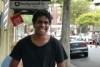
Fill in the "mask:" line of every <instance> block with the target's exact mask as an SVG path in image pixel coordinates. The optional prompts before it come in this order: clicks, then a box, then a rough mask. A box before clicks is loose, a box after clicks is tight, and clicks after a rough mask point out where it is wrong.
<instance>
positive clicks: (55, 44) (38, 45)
mask: <svg viewBox="0 0 100 67" xmlns="http://www.w3.org/2000/svg"><path fill="white" fill-rule="evenodd" d="M51 20H52V16H51V14H50V13H49V12H48V11H47V10H44V9H42V10H37V11H36V12H35V13H34V15H33V19H32V22H33V27H34V29H35V33H34V34H32V35H29V36H27V37H25V38H23V39H21V40H20V41H19V42H18V43H17V44H16V46H15V47H14V49H13V51H12V52H11V54H10V56H11V57H12V58H13V59H12V61H11V63H10V67H17V65H18V64H19V61H20V60H21V59H22V62H23V67H55V62H56V63H57V67H64V60H65V59H67V55H66V53H65V50H64V48H63V46H62V44H61V42H60V41H58V40H57V39H55V38H54V37H52V36H50V35H48V34H47V32H48V29H49V26H50V24H51Z"/></svg>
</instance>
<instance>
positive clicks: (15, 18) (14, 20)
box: [11, 13, 23, 26]
mask: <svg viewBox="0 0 100 67" xmlns="http://www.w3.org/2000/svg"><path fill="white" fill-rule="evenodd" d="M11 21H12V23H13V26H17V25H19V24H21V23H23V19H22V17H21V14H20V13H17V14H15V15H13V16H12V17H11Z"/></svg>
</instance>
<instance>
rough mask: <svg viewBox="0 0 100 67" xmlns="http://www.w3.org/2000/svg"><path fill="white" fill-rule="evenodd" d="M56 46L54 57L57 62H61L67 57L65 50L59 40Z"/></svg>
mask: <svg viewBox="0 0 100 67" xmlns="http://www.w3.org/2000/svg"><path fill="white" fill-rule="evenodd" d="M56 47H57V48H56V55H55V56H56V57H55V59H56V62H57V63H60V62H63V61H64V60H65V59H67V58H68V57H67V54H66V52H65V50H64V47H63V45H62V44H61V43H60V42H58V43H57V45H56Z"/></svg>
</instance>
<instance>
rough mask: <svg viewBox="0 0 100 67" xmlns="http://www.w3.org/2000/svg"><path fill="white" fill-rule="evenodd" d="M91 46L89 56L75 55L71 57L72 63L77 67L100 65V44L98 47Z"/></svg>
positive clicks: (97, 66) (98, 66) (99, 66)
mask: <svg viewBox="0 0 100 67" xmlns="http://www.w3.org/2000/svg"><path fill="white" fill-rule="evenodd" d="M88 47H89V56H88V57H87V58H84V57H82V56H74V57H72V58H71V62H72V64H74V65H75V66H77V67H100V46H98V47H97V48H96V47H95V46H93V47H92V48H91V47H90V45H89V46H88Z"/></svg>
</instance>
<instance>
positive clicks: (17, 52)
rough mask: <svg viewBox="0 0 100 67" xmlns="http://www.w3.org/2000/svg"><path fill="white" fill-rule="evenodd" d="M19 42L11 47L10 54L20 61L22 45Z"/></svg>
mask: <svg viewBox="0 0 100 67" xmlns="http://www.w3.org/2000/svg"><path fill="white" fill-rule="evenodd" d="M21 45H22V44H21V42H20V41H19V42H18V43H17V44H16V45H15V47H14V48H13V50H12V52H11V54H10V56H11V57H12V58H13V59H15V60H18V61H20V59H21V57H22V46H21Z"/></svg>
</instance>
